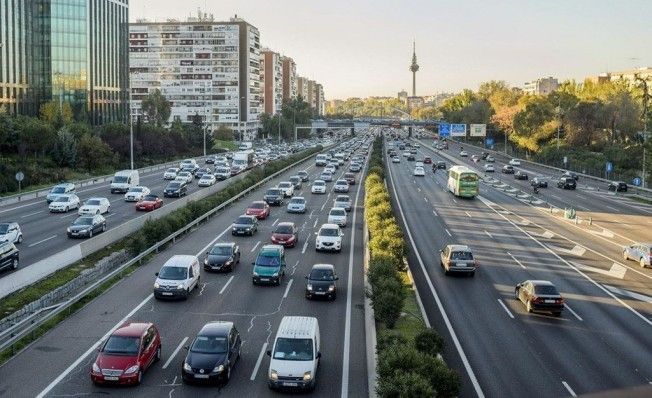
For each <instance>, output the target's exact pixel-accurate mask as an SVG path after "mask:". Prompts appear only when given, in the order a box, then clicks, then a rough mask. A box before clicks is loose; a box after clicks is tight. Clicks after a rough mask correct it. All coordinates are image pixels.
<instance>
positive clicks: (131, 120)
mask: <svg viewBox="0 0 652 398" xmlns="http://www.w3.org/2000/svg"><path fill="white" fill-rule="evenodd" d="M127 78H128V79H129V159H130V163H131V170H133V169H134V117H133V115H132V112H131V109H132V105H133V100H132V96H131V73H130V74H129V76H128V77H127Z"/></svg>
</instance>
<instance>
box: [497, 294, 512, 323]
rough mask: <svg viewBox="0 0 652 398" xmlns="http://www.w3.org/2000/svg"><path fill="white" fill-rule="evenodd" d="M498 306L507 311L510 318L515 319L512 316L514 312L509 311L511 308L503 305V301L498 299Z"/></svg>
mask: <svg viewBox="0 0 652 398" xmlns="http://www.w3.org/2000/svg"><path fill="white" fill-rule="evenodd" d="M498 304H500V306H501V307H503V309H504V310H505V312H506V313H507V315H509V317H510V318H512V319H514V315H512V312H511V311H510V310H509V308H507V306H506V305H505V303H503V300H501V299H498Z"/></svg>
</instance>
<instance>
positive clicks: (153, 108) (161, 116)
mask: <svg viewBox="0 0 652 398" xmlns="http://www.w3.org/2000/svg"><path fill="white" fill-rule="evenodd" d="M141 106H142V110H143V113H144V114H145V116H147V121H148V122H149V123H150V124H154V125H156V126H163V125H165V124H166V123H167V122H168V119H169V118H170V114H171V112H172V104H171V103H170V101H168V100H167V99H166V98H165V96H164V95H163V94H162V93H161V90H159V89H156V90H154V91H152V92H151V93H149V95H148V96H147V98H145V99H144V100H143V101H142V105H141Z"/></svg>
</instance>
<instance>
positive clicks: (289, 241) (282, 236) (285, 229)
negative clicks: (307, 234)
mask: <svg viewBox="0 0 652 398" xmlns="http://www.w3.org/2000/svg"><path fill="white" fill-rule="evenodd" d="M298 240H299V232H298V230H297V227H296V225H294V223H293V222H280V223H278V225H277V226H276V229H275V230H274V233H273V234H272V243H274V244H276V245H283V246H285V247H294V246H296V245H297V241H298Z"/></svg>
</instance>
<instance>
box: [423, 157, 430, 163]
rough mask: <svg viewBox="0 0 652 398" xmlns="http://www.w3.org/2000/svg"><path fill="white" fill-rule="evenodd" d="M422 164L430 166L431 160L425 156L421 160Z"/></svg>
mask: <svg viewBox="0 0 652 398" xmlns="http://www.w3.org/2000/svg"><path fill="white" fill-rule="evenodd" d="M423 164H432V159H430V157H428V156H426V157H425V158H423Z"/></svg>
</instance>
